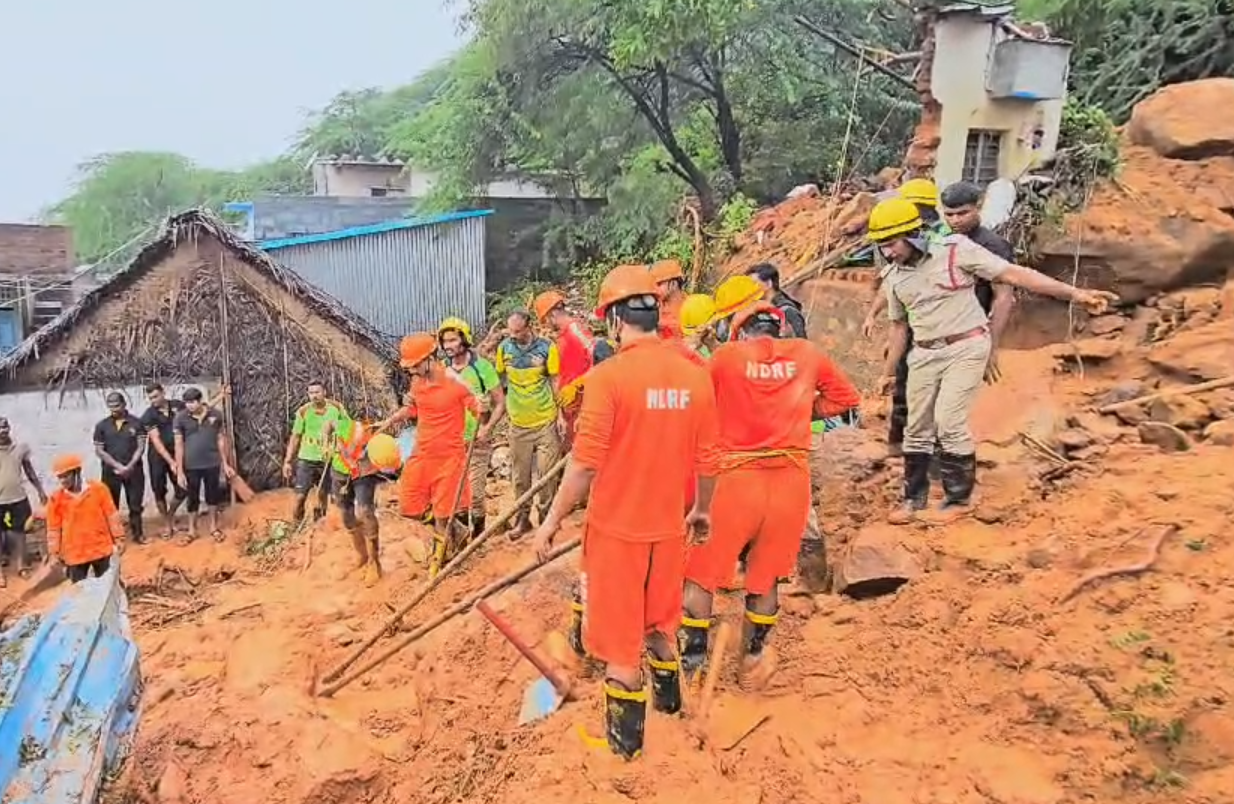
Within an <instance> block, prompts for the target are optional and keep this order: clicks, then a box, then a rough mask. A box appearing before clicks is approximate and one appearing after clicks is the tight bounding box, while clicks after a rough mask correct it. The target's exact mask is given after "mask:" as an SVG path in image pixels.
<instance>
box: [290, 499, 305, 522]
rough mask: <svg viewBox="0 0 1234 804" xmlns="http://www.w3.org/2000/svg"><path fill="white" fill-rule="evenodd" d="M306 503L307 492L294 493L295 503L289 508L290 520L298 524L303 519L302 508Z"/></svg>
mask: <svg viewBox="0 0 1234 804" xmlns="http://www.w3.org/2000/svg"><path fill="white" fill-rule="evenodd" d="M307 505H308V495H307V494H297V495H296V505H295V507H294V508H292V509H291V521H292V522H294V523H295V524H297V525H299V524H300V523H301V522H303V521H304V508H305V506H307Z"/></svg>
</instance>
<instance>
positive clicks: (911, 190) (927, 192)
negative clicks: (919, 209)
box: [899, 179, 938, 208]
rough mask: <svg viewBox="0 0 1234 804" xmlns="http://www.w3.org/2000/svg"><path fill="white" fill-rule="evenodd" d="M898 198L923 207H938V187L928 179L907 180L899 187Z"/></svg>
mask: <svg viewBox="0 0 1234 804" xmlns="http://www.w3.org/2000/svg"><path fill="white" fill-rule="evenodd" d="M899 192H900V198H903V199H904V200H905V201H911V202H912V203H914V204H920V205H921V206H923V207H931V208H937V207H938V185H937V184H935V183H934V182H932V181H930V180H929V179H909V180H908V181H906V182H904V183H903V184H901V185H900V191H899Z"/></svg>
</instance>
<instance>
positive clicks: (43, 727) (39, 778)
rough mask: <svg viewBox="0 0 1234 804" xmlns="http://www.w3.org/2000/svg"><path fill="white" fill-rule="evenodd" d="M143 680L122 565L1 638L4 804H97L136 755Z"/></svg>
mask: <svg viewBox="0 0 1234 804" xmlns="http://www.w3.org/2000/svg"><path fill="white" fill-rule="evenodd" d="M140 678H141V672H140V670H139V667H138V651H137V645H136V643H135V642H134V641H133V635H132V632H131V630H130V628H129V617H128V600H127V598H126V597H125V595H124V591H123V590H122V589H121V588H120V581H119V562H118V561H114V560H113V561H112V569H111V570H110V571H108V572H106V573H104V575H103V577H101V578H94V579H90V580H86V581H83V582H82V583H79V584H77V585H76V586H74V587H72V588H70V589H68V590H66V591H65V593H64V596H63V597H62V598H61V599H60V601H59V602H58V603H57V604H56V606H55V608H53V609H52V610H51V611H50V612H49V613H47V614H44V615H42V616H40V615H28V616H26V617H23V618H22V619H21V620H19V621H17V622H16V623H15V624H14V625H13V627H11V628H10V629H8V630H7V631H5V632H4V633H3V634H0V799H2V800H3V801H4V802H5V804H91V803H92V802H94V800H95V799H96V797H97V796H98V793H99V790H100V788H101V787H102V784H103V780H104V778H105V777H106V776H108V775H109V774H111V773H113V772H114V771H115V770H116V767H117V766H118V765H119V764H120V762H122V761H123V760H124V759H125V758H126V757H127V756H128V753H129V751H130V749H131V747H132V739H133V737H134V735H135V733H136V727H137V721H138V719H139V717H140Z"/></svg>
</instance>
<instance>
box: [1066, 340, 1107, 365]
mask: <svg viewBox="0 0 1234 804" xmlns="http://www.w3.org/2000/svg"><path fill="white" fill-rule="evenodd" d="M1122 353H1123V344H1122V342H1121V341H1119V340H1116V339H1114V338H1083V339H1081V340H1078V341H1071V342H1069V343H1060V344H1058V345H1057V346H1055V347H1054V357H1055V358H1057V359H1058V360H1062V361H1064V362H1067V361H1072V362H1074V361H1075V360H1077V359H1079V360H1084V361H1088V362H1093V363H1099V362H1101V361H1103V360H1109V359H1111V358H1114V357H1118V356H1119V355H1120V354H1122Z"/></svg>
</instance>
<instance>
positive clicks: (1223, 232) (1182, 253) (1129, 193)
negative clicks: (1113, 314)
mask: <svg viewBox="0 0 1234 804" xmlns="http://www.w3.org/2000/svg"><path fill="white" fill-rule="evenodd" d="M1226 108H1234V79H1227V78H1221V79H1211V80H1208V81H1196V82H1193V83H1189V84H1178V85H1175V86H1171V87H1167V88H1165V89H1163V90H1161V91H1160V92H1157V93H1156V94H1154V95H1152V96H1151V97H1149V98H1148V99H1146V100H1145V101H1143V102H1142V103H1141V104H1140V105H1139V106H1137V107H1136V109H1135V112H1134V114H1133V116H1132V120H1131V123H1130V124H1128V126H1127V130H1126V142H1125V143H1124V145H1123V148H1122V153H1121V156H1122V169H1121V171H1120V173H1119V176H1118V180H1117V181H1115V182H1107V183H1103V184H1102V185H1100V186H1099V187H1097V188H1096V190H1095V191H1094V193H1093V196H1092V198H1091V199H1090V202H1089V204H1088V206H1087V208H1086V209H1084V210H1082V211H1081V212H1078V213H1075V214H1072V215H1069V216H1067V218H1066V220H1065V221H1064V224H1063V227H1062V230H1061V232H1059V233H1057V234H1054V235H1048V234H1043V235H1042V236H1041V238H1040V242H1039V245H1038V251H1039V253H1040V255H1041V268H1042V269H1043V270H1044V271H1046V272H1047V273H1050V274H1051V275H1054V276H1070V275H1071V274H1072V273H1073V272H1074V271H1075V270H1076V260H1077V258H1078V260H1079V262H1080V266H1081V268H1082V270H1081V275H1082V276H1083V277H1085V278H1088V279H1090V280H1091V281H1093V282H1096V283H1099V284H1101V285H1102V286H1106V287H1110V286H1112V287H1113V289H1114V290H1116V291H1117V292H1118V293H1119V295H1120V296H1122V297H1123V299H1124V300H1125V301H1128V302H1137V303H1138V302H1141V301H1143V300H1145V299H1147V298H1148V297H1150V296H1152V295H1154V294H1155V293H1159V292H1163V291H1170V290H1174V289H1177V288H1181V287H1186V286H1196V285H1202V284H1212V285H1217V286H1220V284H1221V283H1223V282H1225V280H1226V278H1227V276H1234V274H1231V269H1234V217H1231V216H1232V215H1234V116H1232V115H1228V114H1214V113H1213V110H1214V109H1226Z"/></svg>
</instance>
